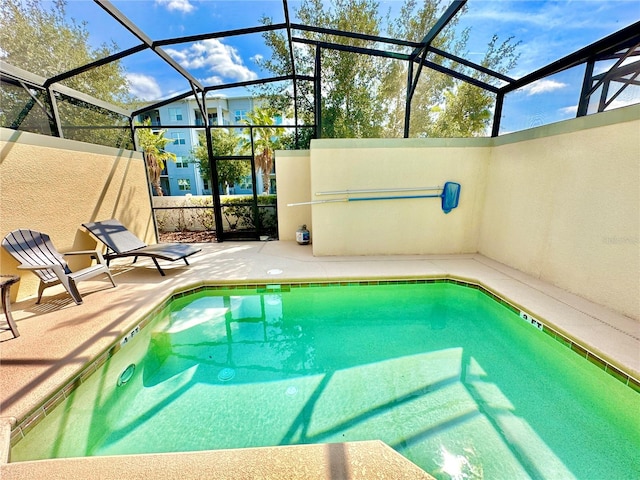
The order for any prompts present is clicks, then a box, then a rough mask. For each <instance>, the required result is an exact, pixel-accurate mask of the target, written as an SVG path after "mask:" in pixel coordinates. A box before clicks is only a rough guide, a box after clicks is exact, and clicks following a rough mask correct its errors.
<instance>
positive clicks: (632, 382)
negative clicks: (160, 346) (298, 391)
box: [0, 274, 640, 465]
mask: <svg viewBox="0 0 640 480" xmlns="http://www.w3.org/2000/svg"><path fill="white" fill-rule="evenodd" d="M434 283H448V284H455V285H460V286H463V287H466V288H472V289H475V290H478V291H480V292H481V293H483V294H485V295H487V296H488V297H490V298H491V299H493V300H494V301H496V302H498V303H500V304H501V305H503V306H505V307H506V308H508V309H509V310H511V311H512V312H513V313H516V314H517V315H519V316H520V318H521V319H522V320H523V321H525V322H527V323H528V324H530V325H531V326H532V327H534V328H537V329H538V330H540V331H542V332H544V333H546V334H547V335H549V336H550V337H551V338H553V339H554V340H556V341H558V342H560V343H561V344H563V345H564V346H566V347H568V348H569V349H570V350H571V351H573V352H574V353H576V354H578V355H580V356H581V357H583V358H585V359H586V360H587V361H589V362H591V363H592V364H594V365H595V366H597V367H598V368H600V369H601V370H604V371H605V372H606V373H608V374H609V375H611V376H612V377H614V378H615V379H616V380H618V381H620V382H622V383H623V384H625V385H626V386H628V387H629V388H631V389H632V390H634V391H636V392H638V393H639V394H640V380H639V379H638V378H636V377H634V376H633V375H632V374H630V373H627V372H626V371H625V367H624V366H621V365H619V364H617V362H615V361H613V360H611V359H607V356H606V355H604V354H602V353H601V352H595V351H594V350H595V349H592V348H591V349H590V348H589V347H587V346H585V345H583V344H582V343H581V342H580V341H578V340H576V339H575V338H573V336H572V335H571V334H569V333H568V332H566V331H564V330H563V329H561V328H559V327H558V326H557V325H554V324H553V323H552V322H550V321H548V320H546V319H545V318H543V317H541V316H538V315H537V314H536V313H535V312H534V311H533V309H529V308H527V307H524V306H522V305H520V304H519V303H518V302H515V301H513V300H512V299H510V298H508V297H507V296H506V295H504V294H502V293H500V292H499V291H498V289H496V288H493V287H490V286H488V285H487V284H486V283H484V282H482V281H479V280H478V279H475V278H471V277H465V276H462V275H455V274H447V275H434V276H429V275H418V276H397V277H394V276H390V278H385V279H380V278H370V279H360V280H358V279H345V280H338V279H323V280H307V279H305V280H299V279H297V280H287V279H282V280H281V281H277V282H276V281H270V282H267V281H264V280H261V281H258V282H256V281H250V280H247V281H237V280H236V281H220V280H216V281H197V282H192V283H188V284H186V285H182V286H179V287H175V288H174V289H173V290H172V291H170V292H167V293H166V294H165V295H164V296H163V297H161V298H158V300H157V303H156V304H155V305H154V306H151V307H150V308H149V310H148V311H147V312H146V313H144V314H142V315H140V316H138V317H137V318H138V319H139V320H137V321H135V322H132V323H131V324H130V327H129V328H127V329H126V330H125V333H124V334H122V335H120V336H118V337H117V338H116V340H115V341H114V342H113V343H112V344H111V345H110V346H109V347H107V348H106V349H104V350H103V351H102V352H101V353H100V354H98V355H97V356H96V357H94V360H92V361H90V362H88V363H87V364H85V366H84V367H82V368H81V369H80V371H79V372H78V373H77V374H75V375H73V376H72V377H71V378H70V379H69V380H68V381H66V382H64V383H63V384H62V386H61V387H59V388H57V389H56V390H55V391H54V392H52V393H51V394H50V395H48V396H47V397H46V398H45V400H44V401H43V402H41V403H40V405H38V406H37V407H35V408H33V409H32V410H31V411H30V412H29V413H27V414H25V415H24V416H23V417H22V418H21V419H15V418H13V419H7V418H4V419H3V423H2V425H0V426H2V427H3V428H2V430H1V431H0V435H2V433H5V435H3V436H0V455H1V457H0V465H2V464H6V463H10V460H9V458H10V450H11V448H12V447H13V446H14V445H15V444H16V443H18V442H19V441H20V440H21V439H22V438H24V436H25V435H27V434H28V433H29V431H31V430H32V429H33V428H34V427H35V426H36V425H37V424H38V423H39V422H40V421H41V420H42V419H44V418H45V417H46V416H47V415H48V412H50V411H52V410H53V409H55V408H56V407H57V406H58V405H59V404H60V403H62V402H63V401H64V400H65V399H66V398H67V395H69V394H70V393H71V392H73V391H74V390H75V389H76V388H78V387H79V386H80V385H81V384H82V383H84V382H85V381H86V380H87V379H88V378H89V377H90V376H91V375H92V374H93V373H95V372H96V371H97V370H98V368H100V367H101V366H102V365H104V364H105V363H106V362H107V361H108V360H109V359H110V358H111V357H112V356H113V355H115V354H116V353H117V352H118V351H119V350H120V349H121V348H122V345H123V344H124V343H126V342H125V341H124V340H125V339H129V338H131V337H132V336H133V334H134V333H137V332H138V331H139V330H142V329H143V328H145V327H146V326H147V325H148V324H149V323H150V322H151V321H152V320H153V319H154V318H155V316H156V315H157V314H158V313H160V312H161V311H162V310H164V309H165V308H166V307H167V306H168V305H169V303H170V302H171V301H173V300H174V299H178V298H181V297H184V296H186V295H190V294H193V293H197V292H200V291H204V290H230V289H237V290H260V289H264V290H263V291H265V292H266V291H273V292H277V291H279V290H280V291H282V289H283V287H285V288H287V289H290V288H309V287H341V286H356V285H357V286H370V285H392V284H434ZM7 424H8V425H10V426H11V429H10V433H9V438H7V437H6V432H7V430H8V428H7V426H6V425H7Z"/></svg>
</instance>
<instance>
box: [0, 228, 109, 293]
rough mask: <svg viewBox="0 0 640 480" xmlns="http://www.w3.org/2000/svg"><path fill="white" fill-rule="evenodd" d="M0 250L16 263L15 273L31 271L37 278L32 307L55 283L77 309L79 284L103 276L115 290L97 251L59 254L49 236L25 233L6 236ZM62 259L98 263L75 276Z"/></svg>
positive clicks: (20, 231)
mask: <svg viewBox="0 0 640 480" xmlns="http://www.w3.org/2000/svg"><path fill="white" fill-rule="evenodd" d="M2 246H3V247H4V249H5V250H7V251H8V252H9V253H10V254H11V256H13V258H15V259H16V260H18V262H20V266H19V267H18V268H19V269H23V270H32V271H33V273H35V274H36V275H38V277H40V285H39V287H38V300H37V301H36V303H40V300H41V299H42V292H43V290H44V289H45V288H47V287H51V286H53V285H57V284H59V283H61V284H62V285H63V286H64V288H66V289H67V292H69V295H71V298H73V300H74V301H75V302H76V303H77V304H78V305H80V304H81V303H82V296H81V295H80V293H79V292H78V287H77V286H76V284H77V283H78V282H79V281H81V280H88V279H89V278H93V277H95V276H97V275H102V274H104V275H107V276H108V277H109V280H111V283H112V285H113V286H114V287H115V286H116V282H114V280H113V277H112V276H111V272H110V271H109V267H108V266H107V264H106V262H105V260H104V258H103V256H102V253H101V252H99V251H96V250H83V251H77V252H67V253H63V254H60V252H58V250H56V247H54V246H53V243H52V242H51V239H50V237H49V235H47V234H45V233H41V232H36V231H33V230H26V229H21V230H14V231H13V232H11V233H9V234H8V235H7V236H6V237H4V239H3V240H2ZM65 255H90V256H91V257H93V258H95V259H96V260H97V262H98V263H96V264H95V265H91V266H90V267H87V268H83V269H82V270H78V271H77V272H72V271H71V269H70V268H69V265H68V264H67V262H66V261H65V259H64V258H63V257H64V256H65Z"/></svg>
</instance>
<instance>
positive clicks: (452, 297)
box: [11, 283, 640, 480]
mask: <svg viewBox="0 0 640 480" xmlns="http://www.w3.org/2000/svg"><path fill="white" fill-rule="evenodd" d="M262 290H264V289H262ZM130 364H134V365H135V370H134V371H133V372H131V368H130V369H129V370H128V371H127V373H126V374H125V375H124V376H123V377H121V374H122V373H123V372H125V370H126V367H127V366H128V365H130ZM127 377H129V378H127ZM119 378H120V379H121V381H120V383H121V386H118V379H119ZM123 379H124V381H126V383H124V384H122V383H123V382H122V380H123ZM370 439H381V440H383V441H384V442H386V443H387V444H389V445H390V446H391V447H393V448H394V449H395V450H397V451H398V452H400V453H401V454H402V455H404V456H406V457H407V458H409V459H410V460H412V461H413V462H415V463H416V464H418V465H419V466H421V467H422V468H423V469H425V470H426V471H427V472H429V473H431V474H432V475H434V476H435V477H436V478H444V479H447V478H456V479H467V478H468V479H475V478H487V479H519V478H544V479H572V478H579V479H615V480H619V479H627V478H628V479H637V478H640V458H639V456H640V454H639V452H640V394H638V393H637V392H635V391H633V390H632V389H631V388H629V387H627V386H625V385H623V384H622V383H621V382H620V381H618V380H616V379H615V378H613V377H612V376H610V375H609V374H607V373H605V372H604V371H603V370H601V369H599V368H597V367H596V366H595V365H593V364H591V363H590V362H588V361H587V360H585V359H584V358H581V357H580V356H578V355H577V354H576V353H574V352H572V351H571V350H569V349H568V348H566V347H565V346H563V345H562V344H560V343H559V342H557V341H556V340H554V339H553V338H551V337H550V336H548V335H546V334H545V333H543V332H541V331H539V330H537V329H535V328H533V327H532V326H530V325H529V324H527V323H526V322H524V321H523V320H521V319H520V318H519V317H518V315H516V314H515V313H513V312H512V311H510V310H509V309H507V308H506V307H504V306H502V305H501V304H499V303H497V302H495V301H493V300H492V299H491V298H489V297H488V296H486V295H484V294H483V293H481V292H480V291H478V290H475V289H471V288H467V287H462V286H458V285H453V284H444V283H437V284H418V285H412V284H401V285H379V286H349V287H322V288H320V287H309V288H292V289H290V291H277V290H266V291H262V293H260V292H259V291H257V290H238V289H229V290H214V291H205V292H200V293H197V294H192V295H189V296H186V297H183V298H181V299H179V300H176V301H174V302H173V303H172V304H171V306H170V307H169V308H167V309H166V311H164V312H162V313H161V314H159V315H158V318H157V319H156V320H154V321H152V322H151V323H150V324H149V325H148V326H147V327H145V328H144V329H143V330H142V331H141V332H140V333H139V334H138V335H137V336H136V337H134V338H133V339H132V340H131V342H130V343H129V344H127V345H126V346H123V348H122V350H121V351H120V352H118V353H117V354H116V355H115V356H114V357H113V358H111V359H110V360H108V361H107V363H106V364H105V365H104V366H103V367H102V368H101V369H100V371H98V372H96V373H95V374H93V375H92V376H91V377H90V378H89V379H88V381H86V382H85V383H83V384H82V385H81V386H80V387H79V388H78V389H77V390H75V391H74V392H73V393H72V394H70V395H69V398H68V399H67V400H66V401H65V402H64V403H63V404H61V405H59V406H58V407H56V409H55V410H53V411H52V412H51V414H49V415H48V416H47V417H46V418H45V419H44V420H43V421H41V422H40V423H39V424H38V425H37V426H36V427H35V428H34V429H33V430H32V431H31V432H29V433H28V434H27V436H26V437H25V438H24V439H23V440H21V441H19V442H18V443H17V444H16V445H15V446H14V447H13V449H12V451H11V460H12V461H22V460H30V459H40V458H52V457H70V456H87V455H116V454H131V453H149V452H170V451H171V452H174V451H189V450H204V449H207V450H209V449H222V448H242V447H254V446H273V445H289V444H300V443H325V442H342V441H356V440H370Z"/></svg>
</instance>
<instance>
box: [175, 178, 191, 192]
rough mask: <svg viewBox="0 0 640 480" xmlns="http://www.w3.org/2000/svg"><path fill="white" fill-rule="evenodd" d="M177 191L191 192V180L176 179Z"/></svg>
mask: <svg viewBox="0 0 640 480" xmlns="http://www.w3.org/2000/svg"><path fill="white" fill-rule="evenodd" d="M178 190H182V191H185V190H188V191H191V180H189V179H188V178H179V179H178Z"/></svg>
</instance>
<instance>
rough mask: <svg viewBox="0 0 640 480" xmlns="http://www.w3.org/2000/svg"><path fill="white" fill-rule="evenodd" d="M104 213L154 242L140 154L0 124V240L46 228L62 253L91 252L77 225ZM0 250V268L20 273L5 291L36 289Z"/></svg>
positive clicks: (32, 280)
mask: <svg viewBox="0 0 640 480" xmlns="http://www.w3.org/2000/svg"><path fill="white" fill-rule="evenodd" d="M112 217H116V218H118V219H119V220H120V221H121V222H123V223H124V224H125V225H127V227H129V228H130V229H131V230H133V231H134V232H135V233H136V234H137V235H139V236H140V238H143V239H146V241H148V242H154V241H155V228H154V226H153V220H152V216H151V203H150V200H149V193H148V187H147V180H146V172H145V165H144V161H143V159H142V155H141V154H140V153H136V152H131V151H128V150H117V149H114V148H109V147H102V146H99V145H91V144H87V143H82V142H76V141H72V140H65V139H60V138H55V137H47V136H44V135H35V134H31V133H28V132H19V131H15V130H9V129H4V128H2V129H0V238H4V236H5V235H6V234H7V233H8V232H10V231H12V230H15V229H18V228H28V229H31V230H37V231H41V232H44V233H47V234H48V235H49V236H50V237H51V240H52V241H53V243H54V245H55V246H56V248H57V249H58V250H60V251H62V252H64V251H70V250H86V249H95V248H96V242H95V241H94V240H93V239H92V238H91V237H90V236H89V234H88V233H86V232H85V231H84V229H83V228H82V226H81V225H82V223H85V222H89V221H95V220H103V219H108V218H112ZM0 250H1V251H0V272H1V273H2V274H5V275H6V274H19V275H20V276H21V281H20V282H19V283H18V285H17V287H18V288H16V287H15V286H14V287H12V289H11V293H12V297H13V299H14V300H15V299H16V297H17V298H18V299H21V298H25V297H28V296H33V295H35V294H37V288H38V280H37V277H36V276H35V275H34V274H33V273H31V272H25V271H18V270H17V268H16V267H17V265H18V263H17V262H16V261H15V260H14V259H13V258H12V257H11V256H10V255H9V254H8V253H6V252H5V251H4V249H0ZM73 262H81V263H80V264H78V263H73ZM82 262H88V260H87V259H86V258H74V259H73V261H72V260H71V259H70V260H69V264H70V265H71V268H72V269H75V268H80V266H86V263H85V264H83V263H82ZM46 294H47V291H46V290H45V295H46Z"/></svg>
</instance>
